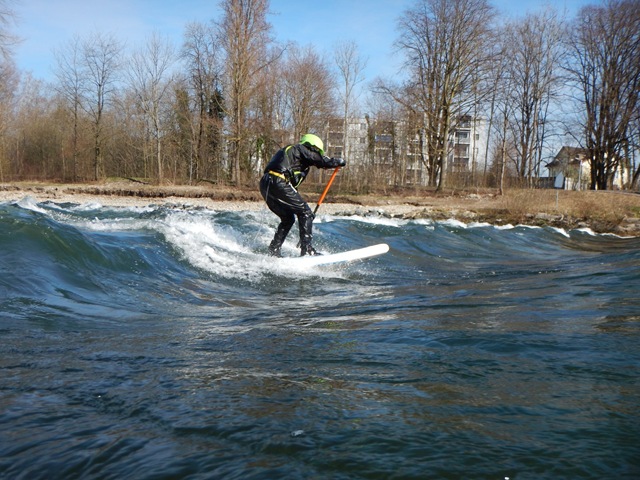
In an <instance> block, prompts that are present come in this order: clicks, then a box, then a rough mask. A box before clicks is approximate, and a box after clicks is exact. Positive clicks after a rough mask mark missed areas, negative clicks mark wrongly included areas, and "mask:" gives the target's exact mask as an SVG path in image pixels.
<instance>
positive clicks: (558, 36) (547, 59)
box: [502, 8, 564, 182]
mask: <svg viewBox="0 0 640 480" xmlns="http://www.w3.org/2000/svg"><path fill="white" fill-rule="evenodd" d="M563 28H564V27H563V25H562V23H561V22H560V21H559V20H558V17H557V14H556V12H555V11H554V10H552V9H550V8H549V9H547V10H545V11H544V12H543V13H539V14H529V15H527V16H525V17H524V18H523V19H521V20H517V21H514V22H512V23H511V24H509V25H507V27H506V28H505V30H504V33H503V34H504V37H505V38H504V39H503V42H502V43H503V45H504V51H503V53H502V54H503V55H506V57H507V61H506V62H505V63H504V65H505V66H506V68H507V72H506V75H507V76H508V77H509V79H510V80H509V81H510V88H509V89H507V90H503V92H504V95H505V96H506V100H507V101H508V102H510V103H511V104H512V107H511V109H510V111H511V117H510V119H509V128H510V130H511V133H512V138H513V139H514V141H515V143H514V150H513V151H514V153H515V155H514V157H513V158H511V159H510V160H511V161H512V162H513V164H514V166H515V171H516V172H517V175H518V177H519V178H520V179H526V180H528V181H529V182H530V181H531V179H532V178H533V177H534V175H535V174H536V173H537V171H538V168H539V165H540V162H541V159H542V147H543V144H544V140H545V134H546V130H545V126H546V125H547V124H548V122H549V118H548V116H547V112H548V110H549V107H550V103H551V101H552V100H553V99H554V98H557V96H558V92H559V89H560V87H561V79H560V76H559V75H558V70H559V69H560V67H561V62H562V56H563V49H562V48H561V46H562V41H563V32H564V30H563Z"/></svg>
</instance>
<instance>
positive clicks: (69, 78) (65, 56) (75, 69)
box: [54, 36, 84, 180]
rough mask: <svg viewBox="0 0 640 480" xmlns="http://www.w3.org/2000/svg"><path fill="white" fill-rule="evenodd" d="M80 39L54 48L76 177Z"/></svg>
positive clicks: (80, 100)
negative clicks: (69, 129)
mask: <svg viewBox="0 0 640 480" xmlns="http://www.w3.org/2000/svg"><path fill="white" fill-rule="evenodd" d="M81 55H82V52H81V40H80V38H79V37H78V36H74V37H73V38H72V39H71V40H70V41H69V42H68V43H67V44H66V45H65V46H64V47H63V48H62V49H59V50H55V51H54V56H55V59H56V64H57V66H56V69H55V75H56V77H57V80H58V83H57V84H56V87H55V88H56V90H57V91H58V93H59V94H60V96H61V97H62V98H63V99H64V100H65V106H66V108H67V109H68V110H69V111H70V112H71V118H72V119H71V124H72V128H71V132H72V133H71V145H72V147H71V150H72V151H71V156H72V176H73V179H74V180H77V179H78V174H79V166H78V156H79V152H78V139H79V124H80V108H81V102H82V88H83V82H84V79H83V66H82V64H81Z"/></svg>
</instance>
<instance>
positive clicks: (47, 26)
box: [14, 0, 600, 81]
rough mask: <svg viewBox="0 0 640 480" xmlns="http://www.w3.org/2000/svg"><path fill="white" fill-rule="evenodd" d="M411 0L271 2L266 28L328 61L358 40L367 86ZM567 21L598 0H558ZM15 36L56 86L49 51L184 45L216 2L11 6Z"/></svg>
mask: <svg viewBox="0 0 640 480" xmlns="http://www.w3.org/2000/svg"><path fill="white" fill-rule="evenodd" d="M490 1H491V3H492V4H493V5H494V6H495V7H496V8H498V10H499V11H500V12H501V13H502V14H503V15H505V16H506V17H517V16H521V15H523V14H524V13H525V12H527V11H538V10H540V9H542V8H543V7H544V6H545V5H546V4H548V3H549V2H546V1H541V0H490ZM414 3H415V0H323V1H321V2H320V1H318V0H271V2H270V5H271V11H272V13H273V14H272V15H269V18H268V19H269V22H270V23H271V24H272V25H273V27H274V34H275V35H276V38H277V39H278V40H279V41H282V42H284V41H288V40H293V41H296V42H298V43H299V44H300V45H308V44H312V45H314V46H315V47H316V49H317V50H318V51H320V52H327V54H328V55H329V58H331V57H330V53H329V52H331V50H332V47H333V46H334V45H335V44H336V43H337V42H340V41H350V40H353V41H355V42H356V43H357V44H358V46H359V50H360V53H361V55H362V56H363V57H367V58H368V68H367V70H366V71H365V72H364V73H365V76H366V80H367V81H371V80H373V79H374V78H375V77H377V76H383V77H389V76H393V75H394V74H395V73H396V72H397V71H398V68H399V66H400V65H399V59H398V55H394V52H393V42H394V40H395V38H396V36H397V31H396V22H397V19H398V17H399V16H400V15H401V14H402V12H404V11H405V10H406V9H407V8H409V7H410V6H412V5H413V4H414ZM551 3H552V4H553V5H554V6H555V8H558V9H560V8H563V7H566V8H567V11H568V13H569V14H570V15H573V14H575V12H576V11H577V10H578V8H580V7H581V6H583V5H587V4H596V3H600V2H599V0H590V1H587V0H555V1H553V2H551ZM14 9H15V12H16V14H17V16H18V24H17V26H16V28H15V33H16V34H17V35H19V36H20V37H21V38H22V39H23V41H22V43H21V44H20V45H19V46H18V47H17V48H16V49H15V53H16V55H15V59H16V62H17V65H18V68H19V69H20V70H22V71H30V72H31V73H32V74H33V75H34V77H36V78H38V79H43V80H51V79H53V73H52V68H53V66H54V55H53V49H54V48H58V49H59V48H61V47H62V46H63V45H64V44H65V43H66V42H68V41H69V40H70V39H71V38H72V37H73V35H74V34H77V35H80V36H86V35H88V34H91V33H92V32H95V31H101V32H104V33H112V34H114V35H115V36H116V38H118V39H120V40H121V41H123V42H125V43H126V45H127V46H128V47H130V48H133V47H136V46H138V45H141V44H143V43H144V42H145V40H146V38H148V36H149V35H150V34H151V33H152V32H153V31H158V32H160V33H162V34H165V35H167V36H169V37H170V38H171V39H172V40H173V42H174V43H175V44H176V46H178V45H180V44H181V42H182V34H183V32H184V27H185V25H186V24H187V23H189V22H192V21H199V22H207V21H209V20H211V19H213V18H219V16H220V8H219V0H16V3H15V6H14Z"/></svg>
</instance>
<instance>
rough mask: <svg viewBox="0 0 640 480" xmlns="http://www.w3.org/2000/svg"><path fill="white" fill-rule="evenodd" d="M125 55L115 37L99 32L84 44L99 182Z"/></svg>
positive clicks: (86, 103) (86, 90) (86, 92)
mask: <svg viewBox="0 0 640 480" xmlns="http://www.w3.org/2000/svg"><path fill="white" fill-rule="evenodd" d="M121 54H122V44H121V43H120V42H119V41H118V40H116V39H115V37H113V36H112V35H108V34H103V33H96V34H94V35H92V36H90V37H88V38H86V39H85V40H84V42H83V44H82V58H81V62H82V68H83V73H82V78H83V85H82V97H83V101H82V106H83V109H84V110H85V111H86V112H87V113H88V114H89V115H90V116H91V119H92V127H93V149H94V156H93V159H94V160H93V173H94V179H95V180H98V179H99V178H100V176H101V175H102V169H103V160H102V156H103V152H102V146H103V142H104V138H103V126H104V125H103V121H104V114H105V109H106V107H107V106H108V105H109V103H110V102H111V100H112V98H113V97H114V96H115V93H116V92H115V87H116V81H117V80H118V78H117V74H118V72H119V70H120V67H121Z"/></svg>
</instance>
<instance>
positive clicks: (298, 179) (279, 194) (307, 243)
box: [260, 144, 345, 256]
mask: <svg viewBox="0 0 640 480" xmlns="http://www.w3.org/2000/svg"><path fill="white" fill-rule="evenodd" d="M344 165H345V161H344V160H343V159H341V158H329V157H325V156H323V155H320V153H318V152H317V151H315V150H313V149H311V148H307V146H305V145H302V144H296V145H289V146H287V147H285V148H282V149H280V150H278V152H277V153H276V154H275V155H274V156H273V158H272V159H271V161H270V162H269V164H268V165H267V167H266V168H265V171H264V176H263V177H262V179H261V180H260V193H261V194H262V197H263V198H264V199H265V201H266V202H267V205H268V206H269V209H270V210H271V211H272V212H273V213H275V214H276V215H277V216H278V217H280V224H279V225H278V229H277V230H276V234H275V236H274V237H273V241H272V242H271V245H270V246H269V252H270V253H271V254H272V255H277V256H279V255H280V247H281V246H282V244H283V243H284V240H285V238H287V235H288V234H289V231H290V230H291V227H293V224H294V223H295V219H296V217H298V227H299V228H300V247H301V254H302V255H308V254H312V255H313V254H315V250H314V249H313V247H312V246H311V240H312V227H313V218H314V215H313V212H312V211H311V208H309V205H307V202H305V201H304V200H303V199H302V197H301V196H300V194H299V193H298V191H297V190H296V189H297V188H298V186H299V185H300V184H301V183H302V181H303V180H304V179H305V177H306V176H307V174H308V173H309V169H310V168H311V166H314V167H318V168H335V167H342V166H344Z"/></svg>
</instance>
